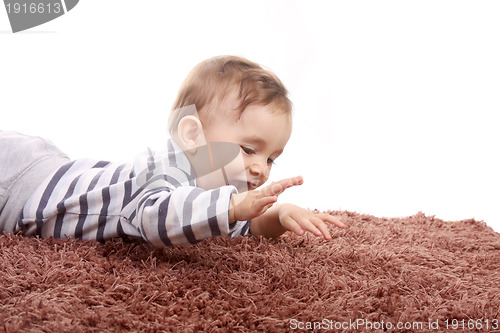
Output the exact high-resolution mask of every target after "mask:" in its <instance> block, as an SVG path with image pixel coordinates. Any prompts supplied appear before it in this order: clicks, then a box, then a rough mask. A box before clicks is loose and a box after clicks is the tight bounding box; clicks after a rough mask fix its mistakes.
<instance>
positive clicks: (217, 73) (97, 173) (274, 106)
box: [0, 56, 344, 246]
mask: <svg viewBox="0 0 500 333" xmlns="http://www.w3.org/2000/svg"><path fill="white" fill-rule="evenodd" d="M291 109H292V106H291V102H290V100H289V99H288V97H287V91H286V89H285V87H284V86H283V84H282V83H281V81H280V80H279V79H278V78H277V77H276V76H275V75H274V74H273V73H271V72H269V71H267V70H265V69H263V68H262V67H261V66H259V65H257V64H255V63H253V62H251V61H249V60H247V59H244V58H241V57H234V56H220V57H215V58H211V59H208V60H206V61H203V62H202V63H200V64H198V65H197V66H196V67H195V68H194V69H193V70H192V71H191V72H190V74H189V75H188V77H187V78H186V79H185V81H184V82H183V84H182V86H181V88H180V91H179V94H178V96H177V99H176V101H175V103H174V107H173V111H172V113H171V115H170V119H169V124H168V125H169V132H170V136H171V139H169V140H168V141H167V151H166V152H153V151H152V150H150V149H148V151H147V152H145V153H144V154H143V155H141V156H140V157H138V158H137V159H136V161H135V162H134V163H133V164H130V165H121V164H116V163H110V162H106V161H95V160H89V159H81V160H75V161H70V160H69V159H68V157H67V156H66V155H65V154H64V153H62V152H61V151H59V149H57V148H56V147H54V145H53V144H52V143H50V142H49V141H47V140H44V139H41V138H36V137H29V136H25V135H21V134H18V133H14V132H1V131H0V232H1V231H5V232H23V233H24V234H25V235H40V236H45V237H49V236H53V237H56V238H65V237H69V238H77V239H95V240H98V241H105V240H108V239H113V238H118V237H121V238H127V239H142V240H144V241H147V242H149V243H151V244H153V245H155V246H170V245H173V244H185V243H191V244H194V243H196V242H199V241H200V240H202V239H205V238H208V237H213V236H219V235H229V236H230V237H236V236H239V235H248V234H251V235H255V236H264V237H272V238H276V237H279V236H280V235H282V234H283V233H284V232H285V231H287V230H289V231H292V232H295V233H296V234H298V235H303V234H304V232H305V231H309V232H311V233H313V234H314V235H316V236H323V237H324V238H325V239H330V238H331V236H330V233H329V231H328V228H327V224H326V223H331V224H333V225H336V226H338V227H343V226H344V225H343V224H342V222H341V221H340V219H338V218H337V217H334V216H331V215H329V214H326V213H324V214H315V213H313V212H311V211H309V210H306V209H303V208H300V207H298V206H295V205H291V204H275V203H276V201H277V197H278V195H280V194H281V193H283V191H285V190H286V189H288V188H290V187H293V186H297V185H301V184H302V182H303V180H302V177H300V176H299V177H293V178H289V179H283V180H280V181H277V182H274V183H272V184H270V185H268V186H265V187H263V188H261V189H257V188H259V187H260V186H261V185H262V184H264V183H265V182H266V180H267V179H268V177H269V173H270V170H271V167H272V165H273V163H274V161H275V160H276V158H278V156H279V155H280V154H281V153H282V152H283V150H284V148H285V145H286V144H287V142H288V139H289V137H290V135H291V130H292V117H291Z"/></svg>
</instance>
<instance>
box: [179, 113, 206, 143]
mask: <svg viewBox="0 0 500 333" xmlns="http://www.w3.org/2000/svg"><path fill="white" fill-rule="evenodd" d="M177 136H178V140H179V143H180V145H181V146H182V148H183V150H190V149H194V148H196V147H199V146H202V145H205V144H206V142H205V135H204V134H203V125H202V124H201V122H200V120H199V119H198V118H197V117H196V116H185V117H184V118H182V119H181V121H179V124H178V125H177Z"/></svg>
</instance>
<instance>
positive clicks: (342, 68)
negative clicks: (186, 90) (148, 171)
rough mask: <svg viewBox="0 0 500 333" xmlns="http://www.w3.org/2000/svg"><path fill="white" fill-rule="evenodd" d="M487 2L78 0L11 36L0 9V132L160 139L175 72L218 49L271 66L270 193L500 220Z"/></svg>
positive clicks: (95, 149)
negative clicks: (279, 134)
mask: <svg viewBox="0 0 500 333" xmlns="http://www.w3.org/2000/svg"><path fill="white" fill-rule="evenodd" d="M499 17H500V2H498V1H480V2H479V1H435V0H432V1H425V0H419V1H400V0H397V1H343V2H330V1H295V2H293V1H161V0H154V1H153V0H151V1H146V0H144V1H126V0H107V1H96V0H94V1H91V0H81V1H80V3H79V4H78V5H77V6H76V7H75V8H74V9H73V10H71V11H70V12H69V13H67V14H66V15H64V16H62V17H60V18H58V19H56V20H54V21H51V22H49V23H46V24H44V25H41V26H39V27H35V28H33V29H30V30H28V31H26V32H22V33H17V34H12V32H11V31H10V25H9V22H8V18H7V15H6V11H5V10H4V8H3V7H0V114H1V118H0V129H4V130H17V131H20V132H24V133H27V134H32V135H41V136H44V137H48V138H50V139H51V140H52V141H53V142H54V143H56V144H57V145H58V146H60V147H61V148H62V149H63V150H64V151H66V152H67V153H68V154H69V155H70V156H71V157H72V158H80V157H93V158H97V159H105V160H112V161H116V162H128V161H131V160H132V159H133V158H134V156H135V154H136V153H137V152H139V151H140V150H142V149H143V148H145V147H146V146H154V147H160V146H161V145H162V144H163V142H164V141H165V139H166V122H167V118H168V112H169V110H170V107H171V105H172V103H173V101H174V98H175V95H176V93H177V89H178V87H179V85H180V83H181V81H182V80H183V79H184V77H185V76H186V74H187V73H188V71H189V70H190V69H191V68H192V67H193V66H194V65H195V64H197V63H199V62H200V61H202V60H204V59H206V58H208V57H212V56H215V55H220V54H235V55H241V56H244V57H247V58H249V59H251V60H253V61H256V62H258V63H260V64H262V65H264V66H265V67H267V68H269V69H271V70H273V71H274V72H275V73H276V74H277V75H278V76H279V77H280V78H281V79H282V80H283V81H284V83H285V85H286V86H287V87H288V88H289V90H290V97H291V99H292V100H293V102H294V105H295V109H294V132H293V134H292V138H291V140H290V142H289V145H288V146H287V149H286V150H285V153H284V154H283V156H282V157H280V158H279V159H278V160H277V165H276V167H275V169H274V171H273V173H272V174H271V178H272V179H273V180H277V179H280V178H284V177H289V176H294V175H298V174H301V175H303V176H304V178H305V183H304V185H302V187H299V188H294V189H290V190H288V193H284V194H283V195H282V197H281V198H280V200H281V201H287V202H294V203H297V204H299V205H302V206H304V207H307V208H317V209H319V210H328V209H331V210H337V209H342V210H350V211H357V212H361V213H368V214H372V215H376V216H379V217H382V216H387V217H393V216H408V215H413V214H415V213H417V212H418V211H422V212H424V213H425V214H426V215H436V217H438V218H441V219H444V220H461V219H468V218H476V219H477V220H484V221H486V223H487V224H488V225H490V226H492V227H493V228H494V229H495V230H496V231H500V212H499V209H498V207H499V202H500V192H499V191H500V176H499V172H498V171H499V169H500V162H499V156H498V155H499V154H498V150H499V149H498V148H499V143H500V134H499V130H498V125H499V123H500V121H499V120H498V119H499V118H498V115H497V114H499V111H500V60H499V59H500V20H499V19H498V18H499Z"/></svg>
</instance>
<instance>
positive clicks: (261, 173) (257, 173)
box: [250, 163, 269, 182]
mask: <svg viewBox="0 0 500 333" xmlns="http://www.w3.org/2000/svg"><path fill="white" fill-rule="evenodd" d="M250 175H251V176H253V177H257V178H259V179H260V180H261V181H262V180H264V182H265V180H267V177H268V176H269V170H268V168H267V166H266V167H264V166H262V165H261V164H259V163H252V164H251V165H250Z"/></svg>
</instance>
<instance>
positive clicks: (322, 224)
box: [311, 217, 332, 240]
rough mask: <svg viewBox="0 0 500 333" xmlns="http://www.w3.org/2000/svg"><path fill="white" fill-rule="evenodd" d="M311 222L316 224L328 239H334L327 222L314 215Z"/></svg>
mask: <svg viewBox="0 0 500 333" xmlns="http://www.w3.org/2000/svg"><path fill="white" fill-rule="evenodd" d="M311 222H312V223H313V224H314V225H315V226H316V228H318V229H319V230H320V231H321V233H322V234H323V236H324V237H325V239H326V240H330V239H332V236H331V235H330V231H328V227H327V226H326V224H325V222H323V220H321V219H320V218H317V217H313V218H312V219H311Z"/></svg>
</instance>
